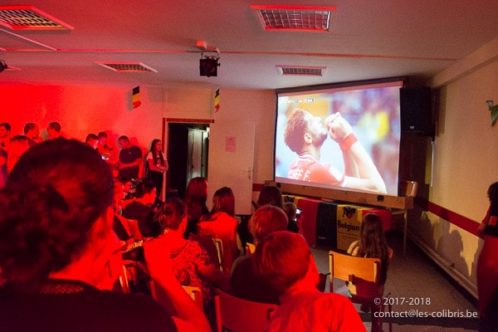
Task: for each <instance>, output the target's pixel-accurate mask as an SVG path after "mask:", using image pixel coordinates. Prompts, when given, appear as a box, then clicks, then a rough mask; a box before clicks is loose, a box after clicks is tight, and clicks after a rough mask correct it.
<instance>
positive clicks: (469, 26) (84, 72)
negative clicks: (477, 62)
mask: <svg viewBox="0 0 498 332" xmlns="http://www.w3.org/2000/svg"><path fill="white" fill-rule="evenodd" d="M0 4H1V5H18V4H20V2H19V0H15V1H11V0H2V1H1V2H0ZM22 4H29V5H34V6H36V7H37V8H38V9H40V10H42V11H44V12H46V13H47V14H49V15H51V16H53V17H55V18H58V19H60V20H62V21H64V22H65V23H67V24H69V25H71V26H73V27H74V30H71V31H31V32H27V31H9V30H8V29H7V28H1V29H2V30H0V48H3V49H5V51H0V59H4V60H5V61H6V62H7V64H8V65H9V66H11V67H16V68H19V69H20V70H8V71H4V72H2V73H1V74H0V82H52V83H58V82H65V81H70V82H78V83H81V82H99V83H103V82H107V83H111V84H122V83H123V84H143V85H164V86H167V85H168V84H172V83H176V82H183V83H189V84H191V83H200V84H210V85H213V86H219V87H225V88H228V87H230V88H261V89H275V88H283V87H291V86H300V85H309V84H322V83H331V82H342V81H350V80H360V79H372V78H382V77H392V76H406V75H413V76H417V77H419V78H422V79H424V78H428V77H430V76H432V75H434V74H435V73H437V72H439V71H441V70H443V69H445V68H447V67H448V66H450V65H451V64H453V63H455V61H457V60H458V59H461V58H462V57H465V56H466V55H468V54H470V53H472V52H473V51H475V50H476V49H477V48H479V47H480V46H482V45H484V44H485V43H487V42H489V41H491V40H493V39H494V38H496V37H497V36H498V24H497V17H498V1H497V0H474V1H468V0H466V1H464V0H452V1H449V0H335V1H324V0H315V1H309V0H301V1H300V2H297V1H296V2H292V3H291V2H286V1H283V0H281V1H275V0H267V1H256V0H253V1H246V0H225V1H223V0H191V1H178V0H176V1H172V0H141V1H136V0H135V1H126V0H85V1H81V0H31V1H29V0H28V2H25V1H23V2H22ZM250 4H294V5H327V6H331V5H333V6H336V8H337V9H336V11H335V13H334V17H333V21H332V28H331V31H330V32H327V33H317V32H266V31H263V29H262V27H261V26H260V24H259V21H258V19H257V17H256V15H255V14H254V13H253V11H252V10H251V9H250V7H249V5H250ZM10 32H14V33H16V34H17V36H14V35H12V34H11V33H10ZM25 38H28V39H30V40H32V41H34V42H37V43H41V44H44V45H46V46H49V47H50V48H52V49H53V50H49V49H47V48H46V47H42V46H40V45H38V44H35V43H33V42H28V41H27V40H25ZM197 40H204V41H206V42H207V43H208V46H209V47H217V48H219V50H220V52H221V60H220V62H221V67H220V68H219V70H218V77H210V78H207V77H200V76H199V58H200V52H199V50H198V49H196V48H195V42H196V41H197ZM102 61H104V62H105V61H110V62H127V61H128V62H129V61H137V62H142V63H144V64H146V65H148V66H150V67H153V68H155V69H156V70H157V71H158V72H157V73H115V72H112V71H110V70H107V69H105V68H102V67H101V66H98V65H97V64H95V62H102ZM276 65H304V66H325V67H326V70H325V72H324V75H323V76H322V77H302V76H286V77H282V76H280V74H279V73H278V71H277V69H276V67H275V66H276Z"/></svg>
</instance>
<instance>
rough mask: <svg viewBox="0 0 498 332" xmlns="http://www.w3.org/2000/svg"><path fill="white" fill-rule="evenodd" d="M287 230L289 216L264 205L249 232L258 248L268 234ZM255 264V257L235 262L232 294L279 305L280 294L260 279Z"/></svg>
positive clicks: (253, 216) (232, 276)
mask: <svg viewBox="0 0 498 332" xmlns="http://www.w3.org/2000/svg"><path fill="white" fill-rule="evenodd" d="M286 229H287V216H286V215H285V213H284V211H283V210H282V209H280V208H278V207H276V206H271V205H264V206H262V207H260V208H259V209H257V210H256V212H254V214H253V215H252V216H251V219H249V230H250V232H251V234H252V236H253V238H254V243H255V244H256V247H257V246H258V245H259V243H260V242H261V240H263V238H264V237H265V236H267V235H268V234H270V233H272V232H274V231H282V230H286ZM254 264H255V262H254V255H245V256H241V257H239V258H237V259H236V260H235V262H234V264H233V268H232V275H231V277H230V293H231V294H233V295H235V296H237V297H241V298H244V299H246V300H251V301H255V302H264V303H275V304H277V303H278V294H277V293H276V292H275V291H274V290H273V288H271V287H270V286H269V285H267V284H265V283H263V281H262V280H261V279H260V278H258V276H257V275H256V273H255V268H254Z"/></svg>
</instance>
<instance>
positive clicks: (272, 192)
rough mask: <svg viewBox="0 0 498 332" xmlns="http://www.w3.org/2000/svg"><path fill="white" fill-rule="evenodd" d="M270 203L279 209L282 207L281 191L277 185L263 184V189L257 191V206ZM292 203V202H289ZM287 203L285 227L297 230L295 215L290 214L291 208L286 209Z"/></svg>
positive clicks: (293, 230)
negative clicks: (287, 221) (287, 222)
mask: <svg viewBox="0 0 498 332" xmlns="http://www.w3.org/2000/svg"><path fill="white" fill-rule="evenodd" d="M266 204H270V205H273V206H277V207H279V208H281V209H284V204H283V200H282V192H281V191H280V189H279V188H278V187H275V186H264V187H263V189H261V191H260V192H259V196H258V202H257V207H261V206H263V205H266ZM289 204H294V203H289ZM287 205H288V204H286V209H284V211H285V212H286V213H287V219H288V220H289V224H288V226H287V229H288V230H289V231H292V232H296V233H297V232H298V231H299V228H298V226H297V221H296V218H295V216H294V217H293V216H292V215H290V214H291V213H292V210H290V209H288V207H287ZM294 208H295V207H294Z"/></svg>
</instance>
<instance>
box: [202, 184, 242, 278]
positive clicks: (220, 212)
mask: <svg viewBox="0 0 498 332" xmlns="http://www.w3.org/2000/svg"><path fill="white" fill-rule="evenodd" d="M197 235H199V236H201V237H210V238H218V239H221V240H222V241H223V271H226V272H228V273H229V272H230V271H231V270H232V263H233V261H234V260H235V258H237V256H238V249H237V219H235V197H234V195H233V192H232V189H230V188H228V187H222V188H220V189H218V190H217V191H216V192H215V193H214V196H213V209H212V211H211V213H210V214H209V215H208V216H206V217H204V218H202V219H201V221H200V222H199V223H198V225H197Z"/></svg>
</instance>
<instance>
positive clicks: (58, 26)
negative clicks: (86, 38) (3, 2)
mask: <svg viewBox="0 0 498 332" xmlns="http://www.w3.org/2000/svg"><path fill="white" fill-rule="evenodd" d="M0 25H3V26H4V27H7V28H9V29H11V30H73V27H72V26H70V25H68V24H66V23H64V22H62V21H61V20H58V19H56V18H54V17H52V16H50V15H48V14H46V13H44V12H42V11H41V10H39V9H38V8H36V7H34V6H0Z"/></svg>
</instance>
